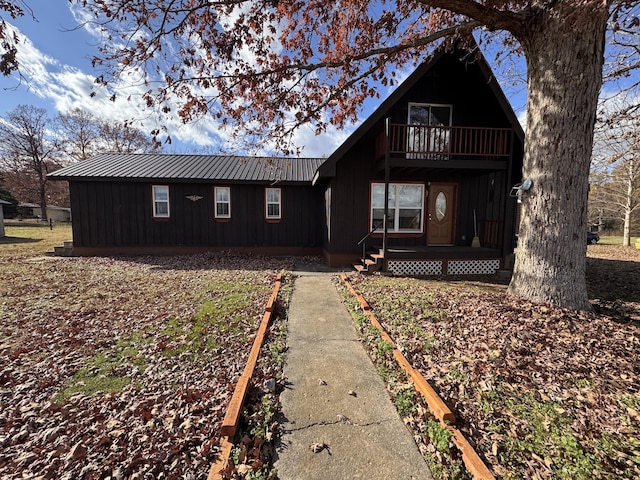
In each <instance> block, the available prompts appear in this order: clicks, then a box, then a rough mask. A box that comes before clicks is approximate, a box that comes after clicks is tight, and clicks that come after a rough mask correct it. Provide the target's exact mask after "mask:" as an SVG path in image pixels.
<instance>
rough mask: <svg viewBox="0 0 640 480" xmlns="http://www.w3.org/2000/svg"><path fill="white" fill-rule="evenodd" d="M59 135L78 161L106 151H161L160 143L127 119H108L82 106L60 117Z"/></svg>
mask: <svg viewBox="0 0 640 480" xmlns="http://www.w3.org/2000/svg"><path fill="white" fill-rule="evenodd" d="M57 134H58V137H59V139H60V143H61V144H62V145H64V148H65V153H66V154H67V155H69V156H70V157H71V158H72V159H73V160H74V161H81V160H86V159H88V158H90V157H92V156H94V155H97V154H98V153H102V152H119V153H140V152H151V151H155V150H158V148H159V144H158V143H157V142H154V141H153V139H152V138H151V137H150V136H149V135H147V134H145V133H144V132H142V131H141V130H140V129H138V128H135V127H133V126H131V125H130V124H128V123H125V122H117V121H111V120H105V119H101V118H98V117H96V116H95V115H93V114H92V113H89V112H86V111H84V110H81V109H79V108H76V109H74V110H72V111H71V112H69V113H66V114H59V115H58V118H57Z"/></svg>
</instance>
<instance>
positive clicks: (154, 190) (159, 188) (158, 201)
mask: <svg viewBox="0 0 640 480" xmlns="http://www.w3.org/2000/svg"><path fill="white" fill-rule="evenodd" d="M162 190H165V191H166V192H167V198H166V200H165V199H160V198H158V193H159V192H160V191H162ZM151 191H152V199H151V203H152V207H153V218H169V217H170V216H171V209H170V205H169V203H170V202H169V200H170V198H171V196H170V193H169V185H153V186H152V188H151ZM160 204H166V205H167V212H166V213H165V212H160V211H159V209H158V206H159V205H160Z"/></svg>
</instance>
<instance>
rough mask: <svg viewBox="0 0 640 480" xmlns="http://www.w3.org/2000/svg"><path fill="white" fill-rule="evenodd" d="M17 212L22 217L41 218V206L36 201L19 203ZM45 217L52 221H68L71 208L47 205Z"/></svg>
mask: <svg viewBox="0 0 640 480" xmlns="http://www.w3.org/2000/svg"><path fill="white" fill-rule="evenodd" d="M18 212H20V216H21V217H22V218H43V216H42V207H41V206H40V205H38V204H37V203H20V204H18ZM47 219H48V220H51V221H54V222H70V221H71V209H70V208H68V207H58V206H57V205H47Z"/></svg>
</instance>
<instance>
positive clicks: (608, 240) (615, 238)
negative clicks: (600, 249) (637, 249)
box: [598, 235, 640, 245]
mask: <svg viewBox="0 0 640 480" xmlns="http://www.w3.org/2000/svg"><path fill="white" fill-rule="evenodd" d="M638 241H640V237H631V238H630V244H631V245H635V244H636V242H638ZM598 243H599V244H600V245H622V235H606V236H600V241H599V242H598Z"/></svg>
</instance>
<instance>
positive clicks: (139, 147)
mask: <svg viewBox="0 0 640 480" xmlns="http://www.w3.org/2000/svg"><path fill="white" fill-rule="evenodd" d="M96 128H97V134H98V141H97V142H96V144H97V148H96V153H97V152H98V151H99V152H118V153H141V152H152V151H156V150H158V149H159V148H160V144H159V143H158V142H155V141H154V140H153V139H152V138H151V137H149V136H148V135H146V134H145V133H143V132H142V131H141V130H139V129H137V128H135V127H132V126H131V125H129V124H128V123H126V122H115V121H108V120H97V121H96Z"/></svg>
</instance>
